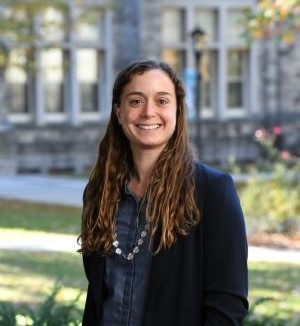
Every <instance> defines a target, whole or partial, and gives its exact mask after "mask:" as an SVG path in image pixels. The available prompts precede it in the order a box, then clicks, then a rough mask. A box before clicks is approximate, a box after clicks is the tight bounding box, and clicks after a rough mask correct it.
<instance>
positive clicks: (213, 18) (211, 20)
mask: <svg viewBox="0 0 300 326" xmlns="http://www.w3.org/2000/svg"><path fill="white" fill-rule="evenodd" d="M195 26H198V27H201V28H202V29H203V30H204V32H205V39H206V42H208V43H211V42H215V41H217V40H218V11H217V10H215V9H204V8H202V9H200V10H197V11H196V16H195Z"/></svg>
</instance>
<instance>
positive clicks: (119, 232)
mask: <svg viewBox="0 0 300 326" xmlns="http://www.w3.org/2000/svg"><path fill="white" fill-rule="evenodd" d="M184 97H185V93H184V89H183V85H182V83H181V81H180V80H179V79H178V77H177V76H176V74H175V72H174V71H173V70H172V69H171V68H170V67H169V66H168V65H167V64H165V63H156V62H154V61H138V62H134V63H133V64H131V65H130V66H128V67H126V68H125V69H124V70H122V71H121V72H120V73H119V74H118V76H117V78H116V80H115V84H114V88H113V98H112V112H111V117H110V120H109V123H108V127H107V131H106V133H105V135H104V137H103V139H102V141H101V143H100V146H99V152H98V158H97V161H96V164H95V166H94V168H93V170H92V172H91V175H90V179H89V182H88V185H87V187H86V189H85V192H84V209H83V214H82V229H81V235H80V237H79V238H80V241H81V252H82V254H83V262H84V268H85V272H86V276H87V279H88V291H87V299H86V305H85V311H84V317H83V325H88V326H93V325H95V326H96V325H97V326H99V325H102V326H113V325H130V326H133V325H135V326H138V325H146V326H154V325H155V326H169V325H170V326H171V325H172V326H176V325H178V326H187V325H188V326H193V325H195V326H196V325H220V326H226V325H242V320H243V318H244V317H245V315H246V314H247V309H248V302H247V242H246V236H245V226H244V219H243V214H242V211H241V208H240V204H239V200H238V197H237V194H236V191H235V188H234V185H233V182H232V179H231V177H230V176H229V175H227V174H225V173H222V172H220V171H217V170H214V169H212V168H209V167H207V166H205V165H203V164H199V163H195V161H194V159H193V155H192V153H191V150H190V148H189V145H188V141H187V130H186V118H185V104H184Z"/></svg>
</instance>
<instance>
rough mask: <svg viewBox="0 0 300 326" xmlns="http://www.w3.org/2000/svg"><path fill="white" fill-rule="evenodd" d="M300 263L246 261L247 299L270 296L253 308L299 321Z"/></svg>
mask: <svg viewBox="0 0 300 326" xmlns="http://www.w3.org/2000/svg"><path fill="white" fill-rule="evenodd" d="M299 280H300V266H299V265H297V264H280V263H276V264H275V263H254V262H252V263H249V289H250V295H249V300H250V303H253V302H254V301H255V300H257V299H259V298H270V300H268V301H265V302H264V303H263V304H262V305H259V306H258V307H257V308H256V310H255V312H256V313H257V314H259V315H265V316H273V317H275V316H276V318H277V319H282V320H284V321H286V325H300V283H299Z"/></svg>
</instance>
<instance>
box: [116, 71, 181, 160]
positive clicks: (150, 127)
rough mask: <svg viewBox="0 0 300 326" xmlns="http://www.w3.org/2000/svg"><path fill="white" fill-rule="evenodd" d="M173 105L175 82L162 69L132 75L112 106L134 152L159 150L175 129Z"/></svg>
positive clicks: (136, 154) (137, 153) (137, 154)
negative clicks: (118, 99)
mask: <svg viewBox="0 0 300 326" xmlns="http://www.w3.org/2000/svg"><path fill="white" fill-rule="evenodd" d="M176 106H177V103H176V94H175V87H174V84H173V82H172V80H171V79H170V77H169V76H168V75H167V74H166V73H165V72H164V71H162V70H159V69H153V70H150V71H147V72H145V73H143V74H142V75H135V76H133V78H132V80H131V82H130V83H129V84H127V85H126V86H125V87H124V90H123V94H122V97H121V101H120V104H119V105H116V107H115V110H116V115H117V117H118V121H119V123H120V124H121V125H122V129H123V131H124V134H125V135H126V137H127V138H128V140H129V142H130V146H131V150H132V152H133V155H134V156H139V155H140V154H139V153H140V151H141V150H142V151H143V150H144V149H151V150H152V153H154V151H155V152H156V153H157V155H159V154H160V152H161V151H162V149H163V148H164V147H165V146H166V144H167V142H168V141H169V139H170V138H171V136H172V135H173V133H174V130H175V126H176ZM152 155H153V154H152ZM155 156H156V155H155Z"/></svg>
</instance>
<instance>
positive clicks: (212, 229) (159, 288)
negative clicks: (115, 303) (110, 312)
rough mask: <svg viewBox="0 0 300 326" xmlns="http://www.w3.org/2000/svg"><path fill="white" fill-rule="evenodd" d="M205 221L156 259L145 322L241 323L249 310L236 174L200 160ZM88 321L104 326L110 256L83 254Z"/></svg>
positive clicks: (86, 325)
mask: <svg viewBox="0 0 300 326" xmlns="http://www.w3.org/2000/svg"><path fill="white" fill-rule="evenodd" d="M195 195H196V199H197V202H198V205H199V208H200V210H201V212H202V218H201V221H200V223H199V224H198V225H197V227H195V228H194V229H192V230H191V232H190V233H189V234H188V235H187V236H182V237H179V238H178V241H177V242H176V244H175V245H173V246H172V247H171V248H170V249H168V250H162V251H160V252H159V253H158V254H157V255H156V256H154V257H153V258H152V262H151V271H150V280H149V287H148V291H147V298H146V304H145V307H144V308H145V313H144V322H143V326H200V325H206V326H209V325H211V326H213V325H214V326H217V325H218V326H227V325H242V324H243V319H244V317H245V316H246V315H247V311H248V301H247V292H248V275H247V240H246V232H245V224H244V218H243V213H242V210H241V207H240V202H239V199H238V196H237V193H236V190H235V187H234V184H233V181H232V178H231V177H230V176H229V175H228V174H225V173H223V172H220V171H218V170H215V169H212V168H210V167H208V166H205V165H203V164H197V173H196V194H195ZM83 263H84V268H85V272H86V276H87V279H88V291H87V298H86V305H85V310H84V316H83V323H82V325H83V326H99V325H100V321H101V307H102V302H103V300H105V296H106V291H105V285H104V284H103V274H104V268H105V259H104V258H103V257H102V256H101V255H99V254H90V255H83Z"/></svg>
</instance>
